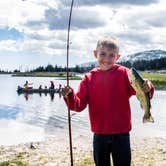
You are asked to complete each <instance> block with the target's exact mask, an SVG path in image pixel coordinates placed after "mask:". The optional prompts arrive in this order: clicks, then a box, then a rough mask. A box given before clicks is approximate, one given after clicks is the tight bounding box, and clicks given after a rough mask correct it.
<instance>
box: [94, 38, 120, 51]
mask: <svg viewBox="0 0 166 166" xmlns="http://www.w3.org/2000/svg"><path fill="white" fill-rule="evenodd" d="M99 47H107V48H110V49H114V50H116V52H117V53H119V43H118V41H117V40H116V39H115V38H113V37H104V38H102V39H100V40H99V41H98V42H97V47H96V49H98V48H99Z"/></svg>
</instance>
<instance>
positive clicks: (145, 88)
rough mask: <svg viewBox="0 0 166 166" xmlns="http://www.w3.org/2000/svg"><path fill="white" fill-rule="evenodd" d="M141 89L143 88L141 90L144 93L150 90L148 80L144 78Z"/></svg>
mask: <svg viewBox="0 0 166 166" xmlns="http://www.w3.org/2000/svg"><path fill="white" fill-rule="evenodd" d="M142 89H143V91H144V92H145V93H147V92H150V89H151V83H150V81H149V80H144V83H143V87H142Z"/></svg>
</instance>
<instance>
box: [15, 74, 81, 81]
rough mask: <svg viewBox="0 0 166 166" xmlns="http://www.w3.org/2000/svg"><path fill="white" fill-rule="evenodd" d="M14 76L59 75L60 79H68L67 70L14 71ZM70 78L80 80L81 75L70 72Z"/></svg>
mask: <svg viewBox="0 0 166 166" xmlns="http://www.w3.org/2000/svg"><path fill="white" fill-rule="evenodd" d="M12 76H14V77H59V78H60V79H66V73H65V72H33V73H28V72H24V73H14V74H12ZM69 79H70V80H80V79H81V77H79V76H77V75H76V73H73V72H70V73H69Z"/></svg>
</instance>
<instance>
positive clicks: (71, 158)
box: [66, 0, 74, 166]
mask: <svg viewBox="0 0 166 166" xmlns="http://www.w3.org/2000/svg"><path fill="white" fill-rule="evenodd" d="M73 3H74V0H72V1H71V7H70V15H69V22H68V34H67V57H66V58H67V59H66V80H67V86H69V41H70V24H71V15H72V9H73ZM67 105H69V100H68V99H67ZM67 108H68V130H69V145H70V162H71V166H73V148H72V132H71V116H70V109H69V107H67Z"/></svg>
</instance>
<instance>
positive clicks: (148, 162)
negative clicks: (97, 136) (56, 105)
mask: <svg viewBox="0 0 166 166" xmlns="http://www.w3.org/2000/svg"><path fill="white" fill-rule="evenodd" d="M164 145H166V139H165V138H159V137H136V136H132V135H131V152H132V164H131V166H159V165H160V166H165V165H166V146H164ZM73 158H74V164H75V166H81V164H80V163H81V162H84V161H86V162H87V160H88V162H89V164H85V163H84V164H82V166H83V165H86V166H91V165H94V164H93V154H92V136H90V135H86V136H85V135H77V136H76V135H74V137H73ZM9 160H10V161H12V160H13V161H14V160H15V161H20V162H23V163H27V166H68V165H70V154H69V145H68V137H59V138H57V137H51V138H48V139H47V140H45V141H41V142H30V143H25V144H18V145H12V146H0V161H1V162H0V166H1V164H2V163H3V162H4V161H9ZM2 166H3V165H2Z"/></svg>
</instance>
